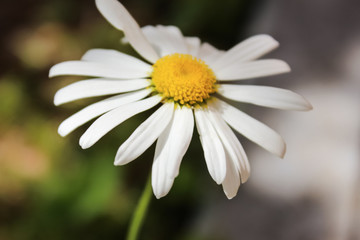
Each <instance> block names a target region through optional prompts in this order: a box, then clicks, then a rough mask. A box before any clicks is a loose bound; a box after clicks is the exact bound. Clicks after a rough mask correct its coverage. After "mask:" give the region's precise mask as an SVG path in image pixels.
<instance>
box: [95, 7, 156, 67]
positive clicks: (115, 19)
mask: <svg viewBox="0 0 360 240" xmlns="http://www.w3.org/2000/svg"><path fill="white" fill-rule="evenodd" d="M96 6H97V8H98V9H99V11H100V12H101V14H102V15H103V16H104V17H105V18H106V20H107V21H109V23H111V24H112V25H113V26H114V27H115V28H117V29H119V30H122V31H124V34H125V36H126V38H127V39H128V41H129V42H130V44H131V46H133V48H134V49H135V50H136V51H137V52H138V53H139V54H140V55H141V56H143V57H144V58H145V59H146V60H148V61H149V62H152V63H154V62H156V60H157V59H158V58H159V56H158V55H157V53H156V52H155V50H154V49H153V47H152V46H151V44H150V43H149V42H148V41H147V40H146V38H145V36H144V34H143V33H142V32H141V30H140V27H139V25H138V24H137V22H136V21H135V20H134V18H133V17H132V16H131V15H130V13H129V12H128V11H127V10H126V9H125V7H124V6H123V5H122V4H121V3H119V2H118V1H116V0H96Z"/></svg>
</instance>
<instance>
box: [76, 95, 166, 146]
mask: <svg viewBox="0 0 360 240" xmlns="http://www.w3.org/2000/svg"><path fill="white" fill-rule="evenodd" d="M160 101H161V97H159V96H157V95H156V96H153V97H149V98H146V99H144V100H141V101H138V102H133V103H130V104H126V105H123V106H120V107H118V108H115V109H114V110H112V111H110V112H107V113H105V114H104V115H102V116H101V117H99V118H98V119H97V120H96V121H95V122H93V124H91V126H90V127H89V128H88V129H87V130H86V132H85V133H84V134H83V135H82V136H81V138H80V146H81V147H82V148H84V149H85V148H89V147H91V146H92V145H93V144H94V143H96V142H97V141H98V140H99V139H100V138H101V137H102V136H104V135H105V134H106V133H108V132H109V131H110V130H111V129H113V128H114V127H116V126H117V125H119V124H120V123H122V122H123V121H125V120H126V119H128V118H130V117H132V116H134V115H136V114H138V113H140V112H143V111H145V110H147V109H149V108H152V107H154V106H155V105H156V104H158V103H159V102H160Z"/></svg>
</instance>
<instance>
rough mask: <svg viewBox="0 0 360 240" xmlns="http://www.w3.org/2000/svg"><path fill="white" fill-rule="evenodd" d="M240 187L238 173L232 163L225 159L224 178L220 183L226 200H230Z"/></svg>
mask: <svg viewBox="0 0 360 240" xmlns="http://www.w3.org/2000/svg"><path fill="white" fill-rule="evenodd" d="M240 185H241V182H240V176H239V172H238V171H237V169H236V166H235V165H234V163H233V162H232V161H231V160H230V159H229V158H227V159H226V176H225V179H224V181H223V182H222V186H223V190H224V193H225V195H226V197H227V198H228V199H232V198H233V197H235V196H236V194H237V192H238V189H239V187H240Z"/></svg>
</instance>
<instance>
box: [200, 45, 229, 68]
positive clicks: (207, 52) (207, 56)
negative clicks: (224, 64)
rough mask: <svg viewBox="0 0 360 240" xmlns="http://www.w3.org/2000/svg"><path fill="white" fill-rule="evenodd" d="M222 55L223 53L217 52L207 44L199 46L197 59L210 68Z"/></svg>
mask: <svg viewBox="0 0 360 240" xmlns="http://www.w3.org/2000/svg"><path fill="white" fill-rule="evenodd" d="M223 54H224V51H221V50H218V49H216V48H215V47H213V46H212V45H210V44H209V43H203V44H201V47H200V49H199V54H198V55H199V58H200V59H202V60H204V61H205V62H206V64H208V65H209V66H210V68H211V65H212V64H213V63H214V62H215V61H216V60H217V59H219V57H220V56H222V55H223Z"/></svg>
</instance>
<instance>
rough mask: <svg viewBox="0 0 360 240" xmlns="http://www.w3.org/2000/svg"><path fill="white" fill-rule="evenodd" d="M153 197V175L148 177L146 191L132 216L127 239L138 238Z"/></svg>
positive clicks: (133, 239) (134, 239) (135, 239)
mask: <svg viewBox="0 0 360 240" xmlns="http://www.w3.org/2000/svg"><path fill="white" fill-rule="evenodd" d="M151 197H152V191H151V177H149V178H148V180H147V183H146V186H145V188H144V191H143V193H142V195H141V197H140V200H139V202H138V204H137V206H136V209H135V212H134V214H133V216H132V219H131V223H130V226H129V230H128V233H127V236H126V240H137V238H138V235H139V232H140V230H141V227H142V225H143V223H144V220H145V217H146V213H147V209H148V207H149V205H150V200H151Z"/></svg>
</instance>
